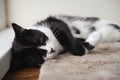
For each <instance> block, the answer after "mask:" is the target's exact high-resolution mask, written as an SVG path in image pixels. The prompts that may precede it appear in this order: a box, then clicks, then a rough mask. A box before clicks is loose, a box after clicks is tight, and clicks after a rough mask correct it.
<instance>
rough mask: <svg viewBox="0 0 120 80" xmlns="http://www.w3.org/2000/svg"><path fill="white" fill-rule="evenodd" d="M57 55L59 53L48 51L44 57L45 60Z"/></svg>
mask: <svg viewBox="0 0 120 80" xmlns="http://www.w3.org/2000/svg"><path fill="white" fill-rule="evenodd" d="M56 56H57V53H47V55H46V57H44V60H45V61H47V60H50V59H54V58H55V57H56Z"/></svg>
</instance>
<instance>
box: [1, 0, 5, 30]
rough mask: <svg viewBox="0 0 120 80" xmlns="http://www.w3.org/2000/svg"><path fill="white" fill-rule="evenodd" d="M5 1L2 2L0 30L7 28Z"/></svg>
mask: <svg viewBox="0 0 120 80" xmlns="http://www.w3.org/2000/svg"><path fill="white" fill-rule="evenodd" d="M4 1H5V0H0V29H3V28H4V27H6V17H5V2H4Z"/></svg>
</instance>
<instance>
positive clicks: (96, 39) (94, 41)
mask: <svg viewBox="0 0 120 80" xmlns="http://www.w3.org/2000/svg"><path fill="white" fill-rule="evenodd" d="M101 40H102V34H101V32H98V31H96V32H93V33H92V34H91V35H90V36H89V37H88V39H87V40H86V41H85V42H88V43H89V44H90V45H92V46H97V45H98V44H99V43H100V42H101Z"/></svg>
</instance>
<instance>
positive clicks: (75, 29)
mask: <svg viewBox="0 0 120 80" xmlns="http://www.w3.org/2000/svg"><path fill="white" fill-rule="evenodd" d="M72 29H73V30H74V31H75V33H76V34H80V30H78V29H77V28H75V27H74V26H73V28H72Z"/></svg>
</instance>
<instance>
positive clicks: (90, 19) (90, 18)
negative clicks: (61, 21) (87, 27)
mask: <svg viewBox="0 0 120 80" xmlns="http://www.w3.org/2000/svg"><path fill="white" fill-rule="evenodd" d="M98 20H99V18H97V17H87V18H85V21H93V22H95V21H98Z"/></svg>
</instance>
